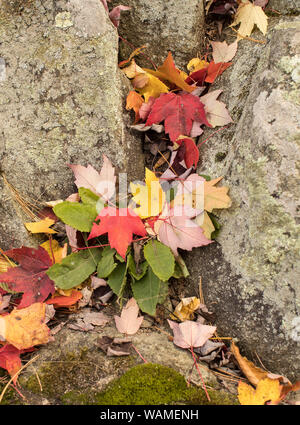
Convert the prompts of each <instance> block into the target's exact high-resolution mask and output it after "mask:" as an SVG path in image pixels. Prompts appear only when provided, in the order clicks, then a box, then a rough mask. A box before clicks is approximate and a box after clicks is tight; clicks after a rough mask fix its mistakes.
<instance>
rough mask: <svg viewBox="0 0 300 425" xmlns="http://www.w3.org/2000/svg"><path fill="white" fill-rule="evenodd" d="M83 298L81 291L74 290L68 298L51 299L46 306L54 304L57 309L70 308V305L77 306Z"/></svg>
mask: <svg viewBox="0 0 300 425" xmlns="http://www.w3.org/2000/svg"><path fill="white" fill-rule="evenodd" d="M81 298H82V293H81V292H80V291H76V290H73V291H72V293H71V295H70V296H68V297H65V296H63V295H62V296H58V297H54V298H50V300H47V301H46V304H54V306H55V307H68V306H70V305H73V304H76V303H77V301H79V300H80V299H81Z"/></svg>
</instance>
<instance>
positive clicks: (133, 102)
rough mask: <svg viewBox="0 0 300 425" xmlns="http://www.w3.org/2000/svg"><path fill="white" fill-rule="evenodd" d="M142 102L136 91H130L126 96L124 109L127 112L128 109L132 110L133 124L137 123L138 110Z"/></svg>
mask: <svg viewBox="0 0 300 425" xmlns="http://www.w3.org/2000/svg"><path fill="white" fill-rule="evenodd" d="M143 102H144V100H143V98H142V96H141V95H140V94H138V93H137V92H136V91H134V90H131V91H130V92H129V94H128V96H127V99H126V109H127V111H129V110H130V109H133V110H134V112H135V122H137V121H138V120H139V118H140V116H139V110H140V107H141V106H142V104H143Z"/></svg>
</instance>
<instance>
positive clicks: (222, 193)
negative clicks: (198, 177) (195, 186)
mask: <svg viewBox="0 0 300 425" xmlns="http://www.w3.org/2000/svg"><path fill="white" fill-rule="evenodd" d="M222 178H223V177H218V178H217V179H213V180H210V181H205V182H204V209H205V210H206V211H209V212H212V210H213V209H214V208H229V207H230V206H231V199H230V198H229V196H228V195H227V193H228V190H229V188H228V187H226V186H222V187H215V185H216V184H217V183H218V182H219V181H220V180H222Z"/></svg>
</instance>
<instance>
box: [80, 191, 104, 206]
mask: <svg viewBox="0 0 300 425" xmlns="http://www.w3.org/2000/svg"><path fill="white" fill-rule="evenodd" d="M78 193H79V196H80V199H81V201H82V202H83V203H84V204H87V205H92V206H93V207H95V208H96V204H97V202H98V200H99V199H100V197H99V196H98V195H96V194H95V193H94V192H92V191H91V190H90V189H87V188H86V187H80V188H79V189H78Z"/></svg>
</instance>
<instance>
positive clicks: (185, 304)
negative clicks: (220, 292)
mask: <svg viewBox="0 0 300 425" xmlns="http://www.w3.org/2000/svg"><path fill="white" fill-rule="evenodd" d="M199 307H200V300H199V298H197V297H189V298H182V300H181V301H180V303H179V304H177V306H176V308H175V310H174V313H173V314H170V317H171V319H175V320H176V319H179V320H180V321H181V322H184V321H185V320H193V319H194V311H195V310H197V309H198V308H199Z"/></svg>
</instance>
